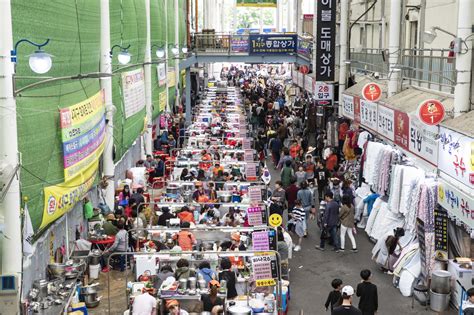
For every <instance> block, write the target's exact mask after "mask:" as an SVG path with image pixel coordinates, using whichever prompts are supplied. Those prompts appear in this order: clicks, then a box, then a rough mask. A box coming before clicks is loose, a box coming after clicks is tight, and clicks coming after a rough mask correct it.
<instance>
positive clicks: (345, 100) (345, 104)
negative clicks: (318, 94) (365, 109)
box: [342, 94, 354, 119]
mask: <svg viewBox="0 0 474 315" xmlns="http://www.w3.org/2000/svg"><path fill="white" fill-rule="evenodd" d="M342 115H343V116H345V117H348V118H350V119H354V97H353V96H351V95H346V94H343V95H342Z"/></svg>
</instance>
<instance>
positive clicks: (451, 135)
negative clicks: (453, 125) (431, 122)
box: [438, 127, 474, 188]
mask: <svg viewBox="0 0 474 315" xmlns="http://www.w3.org/2000/svg"><path fill="white" fill-rule="evenodd" d="M439 137H440V138H439V139H440V140H439V145H438V168H439V170H440V171H442V172H444V173H446V174H448V175H449V176H451V177H452V178H454V179H455V180H457V181H459V182H461V183H463V184H464V185H466V186H467V187H470V188H474V139H473V138H470V137H468V136H465V135H463V134H461V133H459V132H456V131H453V130H450V129H447V128H445V127H440V130H439Z"/></svg>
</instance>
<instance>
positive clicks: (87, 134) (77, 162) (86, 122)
mask: <svg viewBox="0 0 474 315" xmlns="http://www.w3.org/2000/svg"><path fill="white" fill-rule="evenodd" d="M59 116H60V127H61V138H62V142H63V145H62V147H63V159H64V179H65V181H68V180H70V179H72V178H73V177H75V176H77V175H78V174H81V173H84V171H85V169H87V168H89V167H90V166H91V165H92V164H94V163H95V162H97V161H98V160H99V158H100V155H101V154H102V151H103V149H104V141H105V104H104V97H103V93H102V92H99V93H97V94H95V95H94V96H92V97H90V98H88V99H86V100H84V101H82V102H80V103H78V104H75V105H72V106H69V107H66V108H62V109H60V112H59Z"/></svg>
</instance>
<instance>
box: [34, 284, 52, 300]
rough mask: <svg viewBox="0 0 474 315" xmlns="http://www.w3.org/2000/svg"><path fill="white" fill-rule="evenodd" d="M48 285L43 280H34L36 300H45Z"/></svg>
mask: <svg viewBox="0 0 474 315" xmlns="http://www.w3.org/2000/svg"><path fill="white" fill-rule="evenodd" d="M48 284H49V282H48V281H46V280H44V279H41V280H35V281H34V282H33V288H35V289H36V290H38V294H37V298H38V300H41V298H45V297H47V296H48Z"/></svg>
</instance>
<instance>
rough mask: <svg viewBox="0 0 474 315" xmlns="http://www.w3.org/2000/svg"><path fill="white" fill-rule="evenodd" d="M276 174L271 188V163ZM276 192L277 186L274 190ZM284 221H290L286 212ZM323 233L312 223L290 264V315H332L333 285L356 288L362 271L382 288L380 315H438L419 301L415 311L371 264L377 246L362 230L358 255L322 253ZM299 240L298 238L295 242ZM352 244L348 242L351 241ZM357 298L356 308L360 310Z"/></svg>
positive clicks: (380, 291)
mask: <svg viewBox="0 0 474 315" xmlns="http://www.w3.org/2000/svg"><path fill="white" fill-rule="evenodd" d="M267 163H268V166H269V169H270V172H271V174H272V182H271V185H273V184H274V182H275V181H276V180H278V179H279V178H280V176H279V172H278V171H276V170H274V169H273V164H272V163H271V161H267ZM271 187H272V188H273V186H271ZM284 217H285V218H286V217H287V214H286V212H285V215H284ZM318 233H319V229H318V227H317V225H316V221H311V222H310V223H309V236H308V237H307V238H305V239H304V240H303V245H302V250H301V251H300V252H296V253H295V252H293V259H291V260H290V267H291V272H290V281H291V301H290V303H289V310H288V315H299V314H300V313H299V312H300V310H301V309H302V310H303V311H304V314H305V315H320V314H321V315H323V314H330V312H329V311H328V312H326V311H325V309H324V302H325V301H326V298H327V295H328V293H329V291H330V290H332V288H331V281H332V280H333V279H334V278H340V279H342V280H343V281H344V284H349V285H352V286H353V287H354V288H355V287H356V286H357V284H358V283H359V282H360V277H359V273H360V271H361V270H362V269H369V270H371V271H372V282H373V283H374V284H376V285H377V287H378V294H379V307H380V308H379V312H378V314H380V315H411V314H436V313H435V312H432V311H431V310H428V311H426V310H425V308H424V307H422V306H420V305H419V304H418V302H416V301H415V308H414V309H412V308H411V297H410V298H407V297H403V296H402V295H401V294H400V291H399V290H398V289H397V288H395V287H394V286H393V285H392V277H391V276H389V275H386V274H383V273H382V272H381V271H379V269H378V267H377V265H376V264H375V263H374V262H373V261H372V260H371V255H372V254H371V251H372V248H373V246H374V244H373V243H371V242H370V241H369V239H368V237H367V235H366V234H365V232H364V231H363V230H361V229H358V234H357V235H356V242H357V248H358V249H359V252H358V253H352V252H350V251H346V252H345V253H335V252H333V251H331V250H329V249H330V247H329V246H328V247H327V248H326V251H324V252H321V251H318V250H316V249H315V248H314V245H316V244H319V236H318V235H319V234H318ZM294 239H295V238H294ZM347 241H348V240H347ZM357 304H358V299H357V297H356V298H355V300H354V305H355V306H357ZM455 314H457V312H455V311H454V310H449V311H447V312H444V313H443V315H455Z"/></svg>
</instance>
